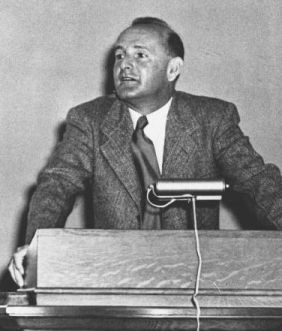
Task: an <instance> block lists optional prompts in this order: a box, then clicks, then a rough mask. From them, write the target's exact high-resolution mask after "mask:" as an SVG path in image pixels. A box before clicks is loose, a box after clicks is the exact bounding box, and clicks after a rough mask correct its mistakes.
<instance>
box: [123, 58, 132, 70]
mask: <svg viewBox="0 0 282 331" xmlns="http://www.w3.org/2000/svg"><path fill="white" fill-rule="evenodd" d="M133 65H134V61H133V59H132V57H131V56H128V55H126V56H124V58H123V59H122V61H121V64H120V67H121V69H123V70H125V69H131V68H132V67H133Z"/></svg>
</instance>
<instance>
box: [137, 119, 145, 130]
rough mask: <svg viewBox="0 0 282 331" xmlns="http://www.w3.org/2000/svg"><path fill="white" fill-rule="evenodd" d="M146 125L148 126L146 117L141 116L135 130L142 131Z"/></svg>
mask: <svg viewBox="0 0 282 331" xmlns="http://www.w3.org/2000/svg"><path fill="white" fill-rule="evenodd" d="M147 124H148V120H147V117H146V116H141V117H139V119H138V121H137V124H136V129H140V130H143V129H144V128H145V126H146V125H147Z"/></svg>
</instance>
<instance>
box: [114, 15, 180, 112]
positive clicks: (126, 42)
mask: <svg viewBox="0 0 282 331" xmlns="http://www.w3.org/2000/svg"><path fill="white" fill-rule="evenodd" d="M183 58H184V47H183V44H182V41H181V39H180V37H179V36H178V35H177V34H176V33H175V32H174V31H173V30H172V29H171V28H170V27H169V25H168V24H167V23H166V22H164V21H162V20H160V19H157V18H151V17H144V18H137V19H135V20H134V21H133V22H132V25H131V26H130V27H129V28H127V29H126V30H124V31H123V32H122V33H121V34H120V36H119V37H118V39H117V41H116V44H115V64H114V83H115V89H116V93H117V95H118V97H119V98H120V99H121V100H123V101H125V102H126V103H127V104H128V105H129V106H130V107H132V108H135V109H136V110H139V111H140V112H142V113H144V112H147V113H149V112H151V111H154V110H156V109H157V108H159V107H161V106H162V105H163V104H165V103H166V102H167V101H168V100H169V98H170V97H171V95H172V94H173V92H174V87H175V83H176V80H177V78H178V76H179V74H180V68H181V66H182V64H183Z"/></svg>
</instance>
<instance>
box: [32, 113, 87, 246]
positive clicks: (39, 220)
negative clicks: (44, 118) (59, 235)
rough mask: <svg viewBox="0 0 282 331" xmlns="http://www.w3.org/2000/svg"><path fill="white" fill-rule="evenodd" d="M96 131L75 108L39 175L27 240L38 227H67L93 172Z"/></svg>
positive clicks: (69, 114) (84, 115)
mask: <svg viewBox="0 0 282 331" xmlns="http://www.w3.org/2000/svg"><path fill="white" fill-rule="evenodd" d="M92 146H93V137H92V130H91V125H90V123H89V121H88V120H87V116H86V114H84V112H83V110H82V111H79V109H76V108H74V109H71V110H70V112H69V113H68V116H67V120H66V131H65V134H64V137H63V140H62V141H61V142H59V143H58V145H57V146H56V149H55V151H54V152H53V154H52V155H51V157H50V160H49V161H48V164H47V166H46V167H45V168H44V169H43V171H41V173H40V175H39V177H38V183H37V188H36V191H35V192H34V194H33V197H32V200H31V203H30V206H29V213H28V222H27V229H26V243H29V242H30V241H31V239H32V237H33V235H34V233H35V231H36V229H37V228H52V227H63V226H64V224H65V222H66V219H67V216H68V214H69V213H70V211H71V209H72V207H73V202H74V199H75V196H76V195H77V194H78V193H80V192H81V191H83V190H84V186H85V182H86V181H87V180H88V179H89V178H90V176H91V173H92V165H93V162H92V157H93V156H92V155H93V154H92V153H93V148H92Z"/></svg>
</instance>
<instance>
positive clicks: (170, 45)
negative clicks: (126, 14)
mask: <svg viewBox="0 0 282 331" xmlns="http://www.w3.org/2000/svg"><path fill="white" fill-rule="evenodd" d="M137 25H148V26H149V25H151V26H154V25H155V26H158V27H160V28H163V31H164V32H165V35H166V44H167V45H166V46H167V49H168V52H169V54H170V55H172V56H179V57H181V58H182V60H184V46H183V42H182V40H181V38H180V36H179V35H178V34H177V33H176V32H175V31H174V30H173V29H172V28H171V27H170V26H169V25H168V23H167V22H165V21H164V20H162V19H160V18H157V17H149V16H146V17H138V18H136V19H134V20H133V21H132V23H131V26H132V27H133V26H137Z"/></svg>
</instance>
